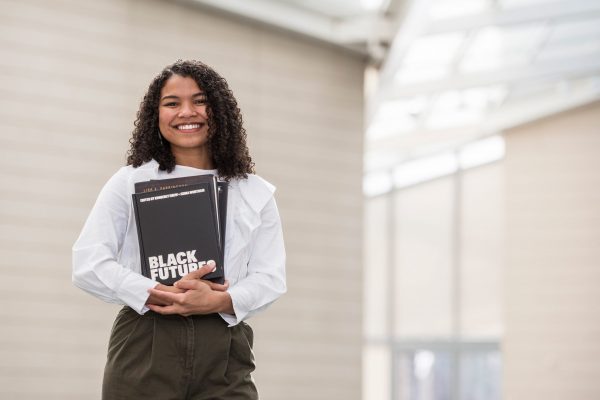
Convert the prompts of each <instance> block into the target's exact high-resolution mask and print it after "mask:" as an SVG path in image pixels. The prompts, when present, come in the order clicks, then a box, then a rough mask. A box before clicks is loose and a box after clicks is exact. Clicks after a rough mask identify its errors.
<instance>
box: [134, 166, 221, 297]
mask: <svg viewBox="0 0 600 400" xmlns="http://www.w3.org/2000/svg"><path fill="white" fill-rule="evenodd" d="M175 179H182V178H175ZM183 179H184V178H183ZM166 181H172V180H171V179H168V180H160V181H149V182H140V183H138V184H136V191H138V190H140V192H139V193H134V194H133V195H132V196H133V205H134V212H135V218H136V223H137V228H138V239H139V245H140V256H141V264H142V274H143V275H144V276H147V277H149V278H150V279H153V280H156V281H157V282H160V283H163V284H165V285H172V284H173V283H174V282H175V281H177V280H179V279H181V277H183V276H184V275H186V274H188V273H189V272H192V271H194V270H196V269H198V268H200V267H202V266H203V265H204V264H206V263H207V262H208V261H210V260H214V261H215V262H216V264H217V270H216V271H215V272H212V273H210V274H208V275H205V277H204V279H210V280H212V281H215V282H219V283H222V282H223V281H224V269H223V245H224V229H221V228H222V227H224V220H225V215H218V214H219V203H223V201H220V200H221V199H220V198H219V197H218V193H219V191H218V185H217V184H216V179H215V178H214V177H213V178H210V179H206V178H202V179H197V180H196V183H192V184H188V182H186V183H185V184H181V182H179V183H178V184H177V183H175V182H166ZM165 187H167V188H165ZM225 188H226V186H225ZM222 192H225V194H224V196H226V192H227V191H226V189H222ZM224 203H225V204H224V205H225V206H226V197H225V202H224ZM221 206H223V204H221ZM221 224H223V225H222V226H221Z"/></svg>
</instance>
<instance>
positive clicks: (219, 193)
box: [134, 174, 229, 264]
mask: <svg viewBox="0 0 600 400" xmlns="http://www.w3.org/2000/svg"><path fill="white" fill-rule="evenodd" d="M201 182H209V183H210V184H211V187H210V191H211V197H212V198H215V197H216V200H215V202H216V207H217V209H216V212H215V218H216V220H217V224H218V225H217V226H218V228H219V246H220V248H221V253H222V254H221V255H222V256H223V254H224V253H225V226H226V222H227V193H228V189H229V184H228V183H227V182H222V181H218V180H217V178H216V177H215V176H214V175H210V174H207V175H193V176H185V177H181V178H170V179H151V180H149V181H144V182H137V183H135V185H134V187H135V193H147V192H153V191H156V190H163V189H171V188H178V187H183V186H186V185H192V184H195V183H201ZM220 261H221V264H223V257H221V259H220Z"/></svg>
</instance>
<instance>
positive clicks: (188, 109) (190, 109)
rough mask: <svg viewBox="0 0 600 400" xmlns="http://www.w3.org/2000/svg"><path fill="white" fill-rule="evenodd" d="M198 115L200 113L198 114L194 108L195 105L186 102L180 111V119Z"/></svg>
mask: <svg viewBox="0 0 600 400" xmlns="http://www.w3.org/2000/svg"><path fill="white" fill-rule="evenodd" d="M197 114H198V113H197V111H196V109H195V108H194V105H193V104H191V103H187V102H185V103H183V104H182V105H181V108H180V109H179V116H180V117H192V116H195V115H197Z"/></svg>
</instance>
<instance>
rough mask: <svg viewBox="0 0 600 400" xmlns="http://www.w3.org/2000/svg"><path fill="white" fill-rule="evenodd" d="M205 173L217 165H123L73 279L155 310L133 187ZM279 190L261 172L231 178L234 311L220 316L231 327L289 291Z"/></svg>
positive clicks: (229, 256) (112, 298) (89, 226)
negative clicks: (171, 167)
mask: <svg viewBox="0 0 600 400" xmlns="http://www.w3.org/2000/svg"><path fill="white" fill-rule="evenodd" d="M206 173H216V170H210V171H208V170H201V169H196V168H192V167H185V166H180V165H178V166H176V167H175V169H174V170H173V172H171V173H167V172H166V171H161V170H159V168H158V163H157V162H156V161H154V160H153V161H150V162H148V163H146V164H144V165H142V166H140V167H138V168H133V167H132V166H127V167H123V168H121V169H120V170H119V171H118V172H117V173H116V174H114V175H113V176H112V177H111V178H110V179H109V181H108V182H107V183H106V185H104V187H103V188H102V191H101V192H100V194H99V195H98V199H97V200H96V204H95V205H94V207H93V209H92V211H91V213H90V215H89V217H88V219H87V221H86V223H85V225H84V227H83V230H82V231H81V234H80V235H79V238H78V239H77V241H76V242H75V244H74V245H73V283H74V284H75V285H76V286H77V287H79V288H81V289H83V290H85V291H86V292H89V293H91V294H93V295H94V296H96V297H98V298H100V299H102V300H104V301H107V302H110V303H118V304H127V305H128V306H130V307H131V308H133V309H134V310H136V311H137V312H138V313H140V314H143V313H145V312H146V311H148V308H147V307H146V306H145V303H146V301H147V299H148V289H150V288H152V287H154V286H156V284H157V283H156V282H155V281H153V280H151V279H149V278H146V277H144V276H142V275H141V261H140V250H139V243H138V236H137V227H136V223H135V217H134V213H133V205H132V198H131V195H132V194H133V192H134V184H135V183H136V182H140V181H147V180H150V179H166V178H178V177H184V176H191V175H201V174H206ZM274 191H275V187H274V186H273V185H271V184H270V183H268V182H267V181H265V180H264V179H262V178H260V177H258V176H256V175H248V178H247V179H232V180H231V181H230V183H229V192H228V198H227V225H226V228H225V235H226V237H225V257H224V269H225V279H227V280H228V281H229V289H228V290H227V291H228V293H229V294H230V295H231V299H232V302H233V309H234V311H235V315H230V314H224V313H221V317H222V318H223V319H224V320H225V321H227V322H228V323H229V325H230V326H232V325H236V324H238V323H239V322H241V321H243V320H245V319H247V318H249V317H250V316H252V315H253V314H254V313H256V312H258V311H261V310H263V309H264V308H266V307H267V306H268V305H269V304H271V303H272V302H273V301H275V300H276V299H277V298H278V297H279V296H281V295H282V294H283V293H285V291H286V283H285V249H284V245H283V234H282V230H281V221H280V218H279V212H278V211H277V205H276V204H275V199H274V197H273V193H274Z"/></svg>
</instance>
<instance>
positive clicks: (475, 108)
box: [426, 85, 507, 129]
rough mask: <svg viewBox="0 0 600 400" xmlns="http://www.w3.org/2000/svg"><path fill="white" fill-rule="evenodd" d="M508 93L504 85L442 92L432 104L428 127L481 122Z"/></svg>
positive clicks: (437, 127)
mask: <svg viewBox="0 0 600 400" xmlns="http://www.w3.org/2000/svg"><path fill="white" fill-rule="evenodd" d="M506 94H507V89H506V87H505V86H504V85H493V86H486V87H477V88H470V89H466V90H462V91H456V90H453V91H447V92H444V93H441V94H440V95H439V96H438V97H437V99H436V100H435V101H434V102H433V104H432V107H431V112H430V113H429V115H428V118H427V122H426V127H427V128H430V129H445V128H454V127H457V126H464V125H472V124H477V123H481V122H482V121H483V119H484V117H485V116H486V115H487V113H488V111H490V110H491V109H493V108H494V107H497V106H498V105H500V104H501V103H502V101H504V99H505V98H506Z"/></svg>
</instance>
